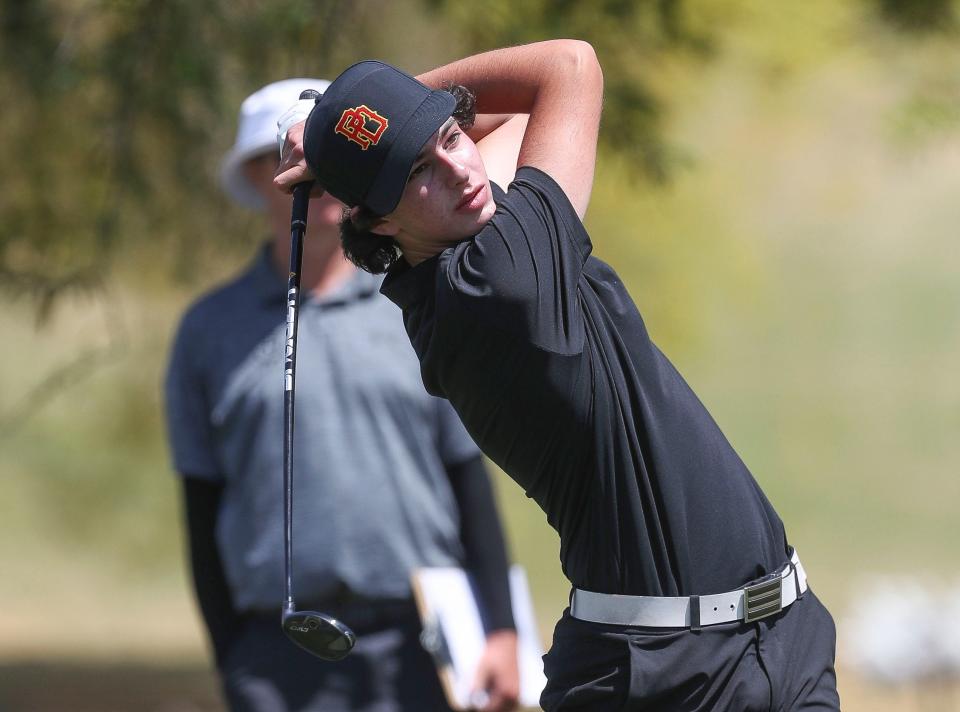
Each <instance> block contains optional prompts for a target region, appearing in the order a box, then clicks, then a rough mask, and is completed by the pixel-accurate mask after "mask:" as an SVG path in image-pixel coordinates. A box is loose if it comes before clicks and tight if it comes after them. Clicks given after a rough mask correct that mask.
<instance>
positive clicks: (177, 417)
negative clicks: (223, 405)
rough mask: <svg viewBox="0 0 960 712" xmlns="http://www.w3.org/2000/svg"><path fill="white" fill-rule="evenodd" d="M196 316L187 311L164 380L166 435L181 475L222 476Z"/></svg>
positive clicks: (212, 479) (211, 477)
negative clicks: (204, 382) (204, 380)
mask: <svg viewBox="0 0 960 712" xmlns="http://www.w3.org/2000/svg"><path fill="white" fill-rule="evenodd" d="M200 332H201V330H200V329H198V328H197V323H196V319H195V318H194V317H193V316H192V315H191V314H189V313H188V315H187V316H186V317H185V318H184V319H183V321H182V322H181V324H180V328H179V329H178V330H177V335H176V338H175V340H174V345H173V351H172V353H171V356H170V364H169V366H168V367H167V375H166V379H165V383H164V397H165V403H166V421H167V436H168V438H169V440H170V450H171V452H172V455H173V466H174V469H176V471H177V472H179V473H180V474H181V475H190V476H195V477H202V478H204V479H208V480H211V481H217V480H220V479H221V478H222V474H221V472H220V468H219V467H218V466H217V459H216V457H215V453H214V450H213V438H212V433H211V426H210V417H209V412H210V411H209V408H208V406H207V402H206V395H205V389H204V385H203V378H202V372H201V370H200V368H199V363H200V359H199V355H198V350H199V344H200V342H199V341H198V338H197V337H198V336H199V334H200Z"/></svg>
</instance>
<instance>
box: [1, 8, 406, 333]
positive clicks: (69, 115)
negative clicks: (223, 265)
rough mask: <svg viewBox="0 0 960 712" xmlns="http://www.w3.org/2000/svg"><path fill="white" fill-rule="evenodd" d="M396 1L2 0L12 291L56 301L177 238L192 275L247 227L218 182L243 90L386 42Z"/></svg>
mask: <svg viewBox="0 0 960 712" xmlns="http://www.w3.org/2000/svg"><path fill="white" fill-rule="evenodd" d="M396 5H397V3H390V2H388V0H367V1H366V2H348V1H347V0H322V1H317V2H314V1H308V0H275V1H273V2H271V3H269V4H263V3H258V2H252V1H249V0H239V1H237V0H123V1H115V2H107V1H94V0H85V1H74V0H33V1H31V2H4V3H3V4H2V6H0V8H2V9H0V59H2V62H0V90H2V92H3V95H4V96H7V97H8V101H7V102H6V103H5V108H4V111H3V114H2V116H0V142H2V143H3V145H4V146H5V158H6V160H5V161H4V164H3V166H2V168H0V180H2V185H3V192H2V196H0V288H2V289H4V290H5V291H6V293H7V294H8V296H15V297H16V296H23V295H31V296H32V297H34V298H36V299H37V300H39V302H40V303H41V304H47V303H50V302H51V301H52V300H53V299H54V298H55V297H57V296H59V295H60V294H62V293H64V292H69V291H74V290H77V289H91V288H96V287H97V286H98V285H99V283H100V279H101V276H102V275H103V274H104V272H105V270H106V269H107V268H108V267H109V266H110V263H111V261H112V260H113V259H114V258H115V256H116V255H117V254H118V253H119V252H121V251H122V250H123V249H124V248H125V247H130V248H133V249H134V250H138V251H146V252H147V253H148V254H149V253H150V252H151V249H150V246H153V249H152V252H153V254H163V253H165V252H169V251H170V250H171V249H173V250H174V254H175V255H176V256H177V257H178V258H179V261H178V262H177V263H176V264H175V268H176V269H177V271H178V272H179V273H181V274H183V273H185V272H188V271H189V269H190V267H191V265H196V264H199V263H200V262H201V261H200V260H198V259H197V257H198V254H197V252H198V250H197V249H196V248H197V247H198V246H205V247H206V248H207V249H211V246H212V247H214V248H215V247H220V248H222V247H224V246H225V245H226V244H228V243H229V242H231V241H234V240H236V239H237V236H238V235H245V234H247V235H249V230H248V229H246V225H245V222H247V221H246V220H245V217H246V216H239V217H236V218H232V217H231V216H230V213H231V212H233V213H235V212H236V211H227V210H226V209H225V204H224V202H223V199H222V197H221V196H220V195H219V191H218V190H217V188H216V182H215V170H216V166H217V163H218V160H219V158H220V156H221V155H222V152H223V150H224V149H225V148H226V146H227V145H228V142H229V137H230V136H232V127H233V121H234V119H233V117H234V116H235V115H236V113H235V112H236V107H237V106H238V104H239V101H240V99H241V98H242V97H243V96H245V95H246V94H247V93H249V91H251V90H252V89H254V88H256V87H258V86H260V85H262V84H264V83H266V82H268V81H272V80H274V79H278V78H282V77H285V76H295V75H301V76H310V75H314V76H315V75H317V74H328V75H329V74H334V73H336V72H337V71H338V70H339V69H340V68H342V66H343V64H344V63H346V62H348V61H352V60H353V58H354V57H355V56H357V55H361V56H362V55H364V54H369V53H373V52H374V51H375V50H376V49H378V48H380V47H381V46H382V45H383V42H382V39H383V35H384V34H385V33H386V32H388V31H389V30H390V28H387V27H385V26H383V25H382V24H381V23H379V22H375V21H374V19H375V18H378V17H384V16H386V17H389V16H391V14H392V13H393V12H395V11H396V10H395V9H394V8H395V7H396ZM399 5H400V7H401V9H402V8H403V7H404V6H409V5H411V3H403V2H401V3H399ZM10 99H14V100H10ZM225 127H229V129H227V130H224V129H225ZM199 236H203V237H204V240H202V241H199V240H198V239H197V238H198V237H199ZM200 243H202V245H201V244H200ZM43 313H45V310H41V314H43Z"/></svg>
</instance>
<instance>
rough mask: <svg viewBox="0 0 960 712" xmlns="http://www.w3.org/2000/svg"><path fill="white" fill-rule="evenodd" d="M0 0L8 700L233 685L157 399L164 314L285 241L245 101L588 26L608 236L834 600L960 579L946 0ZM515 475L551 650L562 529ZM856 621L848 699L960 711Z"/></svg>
mask: <svg viewBox="0 0 960 712" xmlns="http://www.w3.org/2000/svg"><path fill="white" fill-rule="evenodd" d="M0 7H2V10H0V56H2V64H0V91H2V96H3V97H4V99H5V101H4V107H3V110H2V112H0V145H2V146H3V152H4V159H5V160H4V161H2V163H0V180H2V183H0V185H2V190H0V334H2V335H3V337H2V340H3V344H4V348H3V349H2V351H0V488H2V495H0V566H2V574H0V709H3V710H8V709H9V710H59V709H64V710H88V709H89V710H108V709H117V710H126V709H139V710H165V711H167V712H171V711H173V710H208V709H209V710H214V709H218V707H217V704H218V702H217V697H216V689H215V684H214V682H213V681H212V679H211V677H210V676H209V674H208V673H207V662H206V650H205V641H204V638H203V636H202V634H201V627H200V622H199V618H198V616H197V613H196V611H195V609H194V605H193V599H192V597H191V593H190V587H189V581H188V579H187V576H186V568H185V565H184V560H183V548H184V544H183V537H182V532H181V527H180V510H179V502H178V488H177V482H176V480H175V478H174V476H173V475H172V473H171V468H170V465H169V460H168V456H167V452H166V445H165V440H164V432H163V427H162V421H161V407H162V402H161V391H160V383H161V378H162V372H163V368H164V366H165V359H166V356H167V352H168V348H169V345H170V337H171V334H172V330H173V328H174V325H175V323H176V320H177V318H178V317H179V315H180V313H181V311H182V310H183V309H184V307H185V306H186V305H187V303H188V302H189V301H190V300H192V299H193V298H195V297H196V296H197V295H198V294H199V293H201V292H202V291H204V290H206V289H207V288H209V287H210V286H212V285H213V284H215V283H216V282H218V281H219V280H222V279H224V278H225V277H227V276H228V275H230V274H231V273H232V272H234V271H235V270H237V269H238V268H239V267H240V266H241V265H243V264H244V263H245V262H246V261H247V260H248V259H249V257H250V255H251V254H252V252H253V250H254V249H255V246H256V245H257V244H258V243H259V242H260V241H261V240H262V239H263V238H264V236H265V234H266V227H265V225H264V224H262V223H260V222H259V221H258V218H256V217H255V216H251V215H248V214H243V213H241V212H240V211H237V210H235V209H231V207H230V205H229V204H228V203H227V201H226V199H225V198H223V197H222V196H221V195H220V194H219V192H218V190H217V186H216V167H217V161H218V160H219V157H220V155H221V154H222V153H223V151H224V150H225V149H226V148H227V147H228V146H229V145H230V143H231V142H232V138H233V130H234V127H235V115H236V109H237V107H238V105H239V102H240V100H241V99H242V98H243V97H244V96H246V95H247V94H248V93H249V92H250V91H252V90H254V89H256V88H257V87H259V86H260V85H262V84H264V83H266V82H268V81H272V80H275V79H279V78H283V77H286V76H297V75H299V76H311V75H313V76H333V75H335V74H336V73H337V72H338V71H339V70H340V69H342V68H343V67H345V66H346V65H347V64H348V63H350V62H352V61H355V60H358V59H361V58H364V57H369V56H375V57H378V58H382V59H385V60H388V61H392V62H394V63H397V64H400V65H401V66H403V67H405V68H407V69H408V70H410V71H411V72H417V71H422V70H425V69H428V68H430V67H431V66H434V65H436V64H439V63H441V62H444V61H448V60H450V59H453V58H456V57H458V56H461V55H463V54H467V53H470V52H472V51H475V50H481V49H488V48H492V47H496V46H501V45H504V44H511V43H517V42H525V41H532V40H536V39H543V38H548V37H558V36H573V37H580V38H584V39H588V40H590V41H591V42H592V43H593V44H594V46H595V47H596V49H597V52H598V55H599V57H600V60H601V63H602V64H603V66H604V73H605V78H606V89H607V99H606V107H605V115H604V124H603V129H602V136H601V152H600V167H599V170H598V173H597V180H596V186H595V190H594V196H593V200H592V203H591V207H590V210H589V213H588V216H587V225H588V227H589V229H590V231H591V234H592V236H593V238H594V243H595V251H596V254H598V255H599V256H600V257H602V258H604V259H606V260H607V261H609V262H611V263H612V264H613V265H614V266H615V267H616V268H617V269H618V271H619V272H620V274H621V276H622V277H623V278H624V281H625V282H626V283H627V286H628V287H629V289H630V291H631V293H632V294H633V296H634V298H635V300H636V301H637V303H638V304H639V305H640V308H641V311H642V312H643V313H644V316H645V318H646V321H647V324H648V327H649V329H650V332H651V333H652V335H653V337H654V339H655V341H657V343H658V344H659V345H660V347H661V348H662V349H663V350H664V351H665V352H666V353H667V354H668V355H669V356H670V357H671V358H672V359H673V361H674V362H675V363H676V365H677V366H678V368H679V369H680V370H681V372H682V373H683V374H684V375H685V376H686V377H687V379H688V380H689V381H690V383H691V384H692V385H693V387H694V389H695V390H696V391H697V392H698V394H699V395H700V396H701V398H702V399H703V400H704V401H705V403H706V404H707V406H708V408H709V409H710V410H711V412H712V413H713V414H714V416H715V417H716V419H717V420H718V421H719V423H720V425H721V427H723V429H724V430H725V432H726V433H727V435H728V437H729V438H730V440H731V441H732V442H733V444H734V446H735V447H736V448H737V449H738V451H739V452H740V454H741V455H742V457H743V458H744V460H745V461H746V462H747V464H748V465H749V466H750V468H751V469H752V471H753V472H754V474H755V476H756V477H757V479H758V480H759V481H760V483H761V486H762V487H763V488H764V489H765V491H766V492H767V494H768V495H769V496H770V498H771V500H772V501H773V503H774V505H775V506H776V507H777V509H778V510H779V512H780V513H781V515H782V516H783V518H784V520H785V522H786V524H787V530H788V533H789V536H790V539H791V541H792V542H793V543H794V545H795V546H796V547H797V548H798V549H799V551H800V552H801V553H802V556H803V559H804V563H805V565H806V568H807V570H808V572H809V573H810V576H811V580H812V584H813V586H814V587H815V588H816V589H817V591H818V594H819V595H820V596H821V598H823V599H824V601H825V602H826V603H827V605H828V607H830V608H831V610H832V611H833V613H834V615H835V617H836V618H837V619H838V621H839V622H841V623H842V622H843V620H844V618H845V616H846V615H847V614H848V612H849V611H851V609H852V608H853V607H854V606H855V603H856V600H857V596H858V594H859V593H861V592H862V589H863V586H864V585H865V584H864V583H863V582H864V581H868V580H869V577H870V576H871V575H875V574H901V575H902V574H910V575H921V576H926V577H928V578H929V579H932V580H944V579H947V578H949V577H954V578H955V577H956V576H957V575H958V574H960V552H958V548H957V542H958V541H960V518H958V516H957V515H956V513H955V511H954V508H955V506H956V504H957V502H958V500H960V497H958V494H960V484H958V482H960V480H958V477H957V474H958V473H957V464H958V462H960V438H958V437H957V433H958V430H960V428H958V426H960V378H958V375H957V374H958V371H957V366H956V364H957V360H958V356H960V280H958V279H957V275H958V273H960V249H958V240H957V226H958V225H960V71H958V69H960V45H958V42H957V40H958V36H960V35H958V21H957V20H958V16H960V6H958V5H957V3H955V2H951V0H912V1H911V0H902V1H898V0H847V1H843V0H807V1H806V2H802V3H787V2H771V0H699V1H695V0H688V1H686V2H681V1H679V0H658V1H653V0H648V1H646V2H641V1H637V2H626V1H623V0H620V1H616V0H602V1H597V2H571V1H569V0H531V1H530V2H510V1H508V0H487V2H485V3H483V5H482V7H481V5H480V4H478V3H460V2H453V0H395V1H394V2H388V1H386V0H380V1H375V0H368V1H366V2H341V1H333V0H327V1H321V0H317V1H315V2H307V1H306V0H276V2H273V3H269V4H267V3H257V2H252V1H247V0H240V1H234V2H228V0H204V1H202V2H201V1H196V2H187V1H186V0H170V1H169V2H158V1H149V0H123V1H119V0H117V1H115V2H106V1H99V2H98V1H93V0H60V1H56V0H35V1H34V2H30V3H18V2H10V1H7V0H5V1H4V2H3V3H2V5H0ZM398 318H399V317H398ZM277 366H278V369H279V368H280V364H278V365H277ZM304 367H309V364H305V365H304ZM497 485H498V494H499V497H500V501H501V504H502V506H503V511H504V514H505V518H506V520H507V526H508V533H509V535H510V542H511V549H512V553H513V557H514V559H516V560H517V561H518V562H520V563H522V564H523V565H524V566H525V567H526V568H527V571H528V574H529V575H530V578H531V585H532V588H533V592H534V596H535V603H536V606H537V614H538V618H539V622H540V624H541V630H542V633H543V638H544V642H547V641H548V640H549V634H550V631H551V628H552V623H553V621H554V620H555V619H556V618H557V617H558V616H559V613H560V611H561V610H562V608H563V606H564V605H565V601H566V595H567V588H566V585H565V582H564V580H563V578H562V576H561V574H560V571H559V563H558V558H557V539H556V536H555V535H554V533H553V532H552V530H550V529H549V528H548V527H547V525H546V523H545V522H544V520H543V517H542V515H541V514H540V512H539V510H538V509H537V508H536V507H535V506H534V505H532V503H531V502H529V501H528V500H526V499H525V498H524V496H523V494H522V492H521V491H520V490H519V488H517V487H516V486H515V485H514V484H513V483H512V482H511V481H510V480H509V479H508V478H507V477H505V476H503V475H502V474H500V475H499V476H498V480H497ZM278 606H279V602H278ZM844 644H845V643H844V639H843V637H842V629H841V638H840V642H839V648H840V650H839V654H840V656H841V662H840V687H841V697H842V698H843V699H844V707H845V709H846V710H888V709H889V710H895V709H897V710H900V709H912V708H918V709H919V708H929V709H938V710H949V709H960V706H957V700H958V696H957V694H956V692H954V693H950V692H949V691H947V692H944V691H943V688H942V686H939V685H937V686H928V685H919V686H916V687H915V688H913V689H910V688H908V689H887V688H883V689H881V688H876V687H874V686H872V685H871V684H870V683H869V681H867V680H864V679H861V678H860V677H859V676H858V675H857V674H856V672H855V671H853V670H851V669H849V668H845V667H844V666H843V655H844ZM931 687H936V688H937V689H936V690H934V691H931ZM951 694H952V695H953V696H952V697H951Z"/></svg>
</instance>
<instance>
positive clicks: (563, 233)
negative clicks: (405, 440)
mask: <svg viewBox="0 0 960 712" xmlns="http://www.w3.org/2000/svg"><path fill="white" fill-rule="evenodd" d="M494 196H495V200H496V203H497V211H496V214H495V215H494V217H493V218H492V219H491V220H490V222H489V223H488V224H487V225H486V226H485V227H484V228H483V230H482V231H481V232H480V233H478V234H477V235H476V236H475V237H474V238H472V239H470V240H465V241H463V242H460V243H458V244H457V245H455V246H453V247H450V248H448V249H446V250H444V251H443V252H442V253H440V254H439V255H436V256H435V257H433V258H431V259H429V260H427V261H425V262H422V263H420V264H419V265H417V266H416V267H413V268H411V267H409V266H408V265H407V264H406V263H402V264H401V265H398V266H397V267H395V268H394V269H393V270H392V271H391V273H390V274H388V276H387V278H386V280H385V281H384V284H383V287H382V289H381V291H382V292H383V293H384V294H385V295H387V296H388V297H389V298H390V299H391V300H393V301H394V302H395V303H396V304H397V305H399V306H400V307H401V308H402V309H403V318H404V323H405V324H406V329H407V333H408V334H409V336H410V340H411V342H412V343H413V346H414V349H415V350H416V352H417V355H418V356H419V358H420V364H421V374H422V376H423V380H424V384H425V385H426V388H427V390H428V391H429V392H430V393H432V394H434V395H438V396H443V397H445V398H448V399H449V400H450V402H451V403H452V404H453V407H454V408H455V409H456V411H457V413H459V415H460V417H461V418H462V420H463V422H464V424H465V425H466V427H467V430H468V431H469V432H470V434H471V435H472V436H473V438H474V440H475V441H476V442H477V444H478V445H479V446H480V448H481V449H482V450H483V451H484V453H486V454H487V455H488V456H489V457H490V458H491V459H492V460H493V461H494V462H496V463H497V464H498V465H499V466H500V467H501V468H503V470H504V471H505V472H507V473H508V474H509V475H510V476H511V477H512V478H513V479H514V480H516V481H517V482H518V483H519V484H520V486H521V487H523V488H524V490H525V491H526V492H527V494H528V495H529V496H530V497H532V498H533V499H534V500H536V502H537V503H538V504H539V505H540V506H541V507H542V508H543V511H544V512H546V515H547V519H548V521H549V522H550V524H551V525H552V526H553V527H554V528H555V529H556V530H557V532H558V533H559V534H560V559H561V562H562V564H563V570H564V573H565V574H566V575H567V578H569V579H570V581H571V582H572V583H573V584H574V585H575V586H578V587H580V588H584V589H588V590H593V591H601V592H606V593H627V594H635V595H655V596H676V595H693V594H699V595H703V594H709V593H718V592H721V591H727V590H731V589H735V588H737V587H739V586H740V585H742V584H743V583H745V582H747V581H749V580H751V579H754V578H757V577H759V576H761V575H763V574H765V573H768V572H770V571H772V570H775V569H776V568H777V567H778V566H780V565H781V564H783V563H784V562H785V560H786V552H787V543H786V537H785V534H784V530H783V524H782V522H781V521H780V518H779V517H778V516H777V514H776V512H775V511H774V510H773V507H772V506H771V505H770V502H769V501H767V498H766V497H765V496H764V494H763V492H762V491H761V490H760V487H759V486H758V485H757V483H756V481H755V480H754V479H753V477H752V476H751V475H750V472H749V471H748V470H747V468H746V466H745V465H744V464H743V462H742V461H741V460H740V458H739V457H738V456H737V454H736V452H734V450H733V448H732V447H731V446H730V444H729V443H728V442H727V440H726V438H725V437H724V436H723V434H722V433H721V432H720V429H719V428H718V427H717V425H716V423H715V422H714V421H713V419H712V418H711V417H710V415H709V413H707V411H706V409H705V408H704V406H703V404H702V403H701V402H700V401H699V400H698V399H697V397H696V395H694V393H693V391H692V390H691V389H690V387H689V386H688V385H687V384H686V382H685V381H684V380H683V378H682V377H681V376H680V374H679V373H678V372H677V371H676V369H675V368H674V367H673V365H672V364H671V363H670V361H668V360H667V358H666V357H665V356H664V355H663V354H662V353H661V352H660V350H659V349H658V348H657V347H656V346H655V345H654V344H653V343H652V342H651V341H650V337H649V336H648V334H647V330H646V327H645V326H644V323H643V319H642V318H641V317H640V313H639V312H638V311H637V308H636V306H635V305H634V303H633V301H632V300H631V298H630V296H629V294H628V293H627V290H626V288H625V287H624V286H623V283H622V282H621V281H620V279H619V277H617V275H616V273H615V272H614V271H613V270H612V269H611V268H610V267H609V266H608V265H606V264H605V263H603V262H601V261H600V260H598V259H596V258H595V257H591V256H590V252H591V249H592V246H591V243H590V237H589V235H587V232H586V230H585V229H584V227H583V224H582V223H581V222H580V219H579V217H578V216H577V214H576V211H575V210H574V208H573V206H572V205H571V204H570V201H569V200H568V199H567V197H566V195H565V194H564V193H563V191H562V189H561V188H560V187H559V186H558V185H557V184H556V182H555V181H554V180H553V179H552V178H550V177H549V176H548V175H546V174H545V173H543V172H542V171H539V170H537V169H534V168H529V167H524V168H521V169H520V170H519V171H518V172H517V177H516V180H515V181H514V182H513V183H511V185H510V187H509V190H508V192H507V193H506V194H504V192H503V191H502V190H500V189H499V188H496V187H495V188H494Z"/></svg>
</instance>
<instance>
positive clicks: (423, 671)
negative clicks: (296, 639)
mask: <svg viewBox="0 0 960 712" xmlns="http://www.w3.org/2000/svg"><path fill="white" fill-rule="evenodd" d="M331 611H332V609H331ZM371 613H376V611H371V610H370V609H369V608H367V609H365V610H364V611H359V610H358V611H357V612H356V613H355V614H354V615H349V612H344V613H342V618H343V620H344V621H345V622H347V623H348V624H349V625H351V626H352V627H354V631H355V632H356V633H357V645H356V647H355V648H354V649H353V651H352V652H351V653H350V654H349V655H348V656H347V657H346V658H344V659H343V660H341V661H339V662H335V663H333V662H325V661H323V660H320V659H319V658H316V657H314V656H313V655H311V654H310V653H307V652H305V651H304V650H301V649H300V648H298V647H297V646H296V645H294V644H293V643H292V642H290V640H288V639H287V637H286V635H284V633H283V630H282V629H281V628H280V613H279V611H278V612H277V614H276V615H270V616H250V617H249V618H248V619H247V622H246V623H245V626H244V629H243V632H242V633H241V635H240V639H239V640H238V641H237V643H236V644H235V645H234V646H233V648H232V649H231V650H230V652H229V653H228V655H227V659H226V660H225V661H224V665H223V669H222V670H221V677H222V681H223V688H224V693H225V695H226V698H227V703H228V705H229V707H230V709H231V710H232V711H233V712H293V711H294V710H298V711H300V712H307V711H308V710H309V711H310V712H348V711H349V712H425V711H427V710H429V711H430V712H433V711H434V710H438V711H449V709H450V708H449V706H448V705H447V703H446V702H445V700H444V696H443V690H442V688H441V686H440V678H439V677H438V676H437V669H436V667H435V666H434V664H433V660H432V659H431V658H430V656H429V655H428V653H427V652H426V651H425V650H424V649H423V646H421V645H420V640H419V635H420V630H421V626H420V621H419V619H418V618H417V615H416V611H415V609H414V607H413V605H412V603H411V605H410V606H409V610H408V611H407V612H405V613H404V612H401V613H400V615H397V612H396V611H395V610H392V611H390V612H389V614H388V615H385V616H376V615H370V614H371ZM364 616H367V618H368V620H366V621H365V620H363V617H364Z"/></svg>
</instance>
